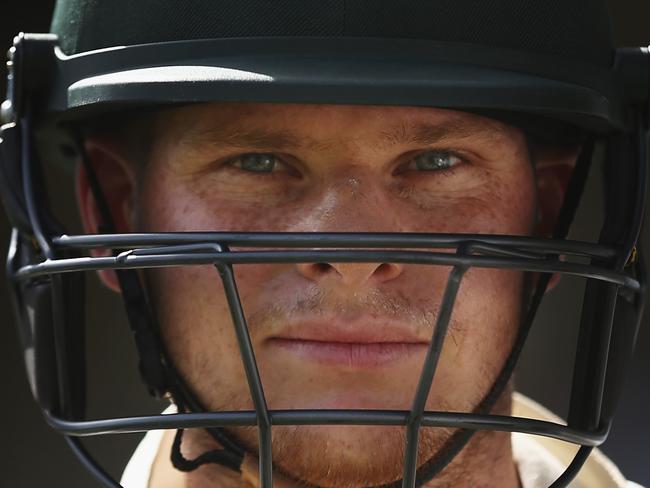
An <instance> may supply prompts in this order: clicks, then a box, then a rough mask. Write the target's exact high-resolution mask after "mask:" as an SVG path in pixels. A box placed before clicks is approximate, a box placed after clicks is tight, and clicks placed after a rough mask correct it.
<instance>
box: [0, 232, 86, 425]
mask: <svg viewBox="0 0 650 488" xmlns="http://www.w3.org/2000/svg"><path fill="white" fill-rule="evenodd" d="M36 254H37V251H36V250H35V247H34V245H33V243H32V242H31V241H29V240H27V239H26V238H25V237H24V236H22V235H21V234H20V233H19V232H18V231H17V230H15V229H14V231H13V234H12V238H11V245H10V248H9V255H8V261H7V268H8V269H7V271H8V275H9V276H10V277H11V278H12V283H11V286H10V295H11V298H12V301H13V304H14V311H15V316H16V323H17V326H18V333H19V336H20V340H21V345H22V350H23V359H24V362H25V369H26V371H27V378H28V381H29V385H30V388H31V391H32V394H33V396H34V398H35V399H36V401H37V402H38V404H39V405H40V406H41V408H43V409H44V410H45V411H47V412H49V413H51V414H53V415H56V416H62V417H65V418H68V419H79V418H83V416H84V413H85V402H86V378H85V369H86V368H85V308H84V305H85V297H84V295H85V279H84V275H83V273H68V274H65V275H57V276H47V277H41V278H36V279H31V280H25V281H23V280H19V279H17V278H16V271H17V270H18V269H19V268H21V267H22V266H25V265H28V264H30V263H32V262H34V261H33V260H34V258H35V255H36Z"/></svg>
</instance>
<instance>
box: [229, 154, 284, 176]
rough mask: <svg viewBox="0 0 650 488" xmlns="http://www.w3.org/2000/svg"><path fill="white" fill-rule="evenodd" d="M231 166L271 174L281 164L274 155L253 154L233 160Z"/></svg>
mask: <svg viewBox="0 0 650 488" xmlns="http://www.w3.org/2000/svg"><path fill="white" fill-rule="evenodd" d="M231 164H232V165H233V166H235V167H237V168H239V169H243V170H244V171H251V172H253V173H271V172H272V171H273V170H275V169H276V166H277V165H279V164H280V161H278V158H277V157H276V156H275V155H274V154H266V153H252V154H243V155H241V156H239V157H237V158H236V159H233V160H232V162H231Z"/></svg>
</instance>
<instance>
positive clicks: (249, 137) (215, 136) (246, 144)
mask: <svg viewBox="0 0 650 488" xmlns="http://www.w3.org/2000/svg"><path fill="white" fill-rule="evenodd" d="M187 142H188V144H196V143H203V144H206V143H207V144H210V145H211V146H218V147H222V146H225V147H231V148H241V149H245V148H254V149H265V148H274V149H287V148H302V147H314V146H318V147H321V146H323V143H322V142H319V141H318V140H316V139H315V138H313V137H311V136H305V135H300V136H298V135H296V134H292V133H289V132H287V131H281V130H274V129H261V128H260V129H258V128H232V129H226V130H222V129H218V128H216V129H212V128H211V129H207V130H204V131H201V132H199V133H198V134H196V135H193V136H191V137H190V138H189V139H188V141H187Z"/></svg>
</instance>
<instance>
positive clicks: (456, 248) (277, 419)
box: [16, 232, 640, 488]
mask: <svg viewBox="0 0 650 488" xmlns="http://www.w3.org/2000/svg"><path fill="white" fill-rule="evenodd" d="M52 245H53V247H54V248H55V249H56V250H58V251H61V250H65V249H68V250H69V249H76V250H79V249H83V250H85V251H88V250H90V249H97V248H103V249H117V250H120V251H119V252H118V253H117V255H115V256H114V257H80V258H70V259H50V260H46V261H44V262H42V263H38V264H33V265H28V266H25V267H23V268H21V269H19V270H18V271H17V273H16V278H17V279H19V280H30V279H34V278H37V277H40V276H45V275H53V274H59V273H69V272H81V271H90V270H100V269H145V268H156V267H171V266H187V265H213V266H215V267H216V269H217V270H218V272H219V275H220V277H221V280H222V282H223V286H224V289H225V293H226V298H227V301H228V304H229V307H230V313H231V317H232V323H233V326H234V329H235V332H236V336H237V341H238V344H239V350H240V353H241V358H242V361H243V364H244V368H245V372H246V376H247V380H248V386H249V389H250V394H251V398H252V400H253V405H254V410H253V411H237V412H223V411H222V412H207V413H189V414H187V413H180V414H176V415H166V416H145V417H130V418H121V419H105V420H93V421H81V422H80V421H71V420H66V419H63V418H60V417H57V416H53V415H49V416H48V421H49V422H50V424H51V425H52V426H53V427H54V428H56V429H57V430H59V431H61V432H62V433H64V434H65V435H67V436H75V437H76V436H86V435H96V434H106V433H124V432H141V431H146V430H151V429H168V428H198V427H201V428H208V427H227V426H257V428H258V432H259V475H260V481H261V486H262V487H263V488H268V487H271V486H272V485H273V460H272V449H271V445H272V443H271V439H272V436H271V429H272V426H274V425H392V426H404V427H405V428H406V445H405V458H404V465H403V466H404V467H403V480H402V486H403V487H404V488H411V487H414V486H418V482H417V476H416V473H417V467H418V466H417V454H418V437H419V433H420V429H421V428H422V427H447V428H453V429H463V430H467V431H470V432H474V431H477V430H496V431H508V432H524V433H529V434H535V435H541V436H547V437H552V438H555V439H560V440H563V441H568V442H572V443H576V444H579V445H580V446H582V447H581V449H580V450H579V451H578V454H577V456H576V459H575V460H574V463H573V464H572V466H574V465H577V467H578V469H579V467H580V465H581V464H582V462H584V460H585V459H586V456H587V455H588V454H589V451H590V450H591V448H592V447H593V446H596V445H598V444H600V443H602V442H603V441H604V440H605V438H606V436H607V431H608V428H609V427H608V425H607V424H603V425H599V426H598V427H597V428H596V429H592V430H587V429H576V428H573V427H571V426H564V425H560V424H555V423H552V422H545V421H539V420H531V419H525V418H517V417H509V416H497V415H490V414H488V413H487V412H479V413H466V412H436V411H426V410H425V402H426V399H427V396H428V395H429V392H430V389H431V385H432V382H433V379H434V377H435V373H436V368H437V365H438V360H439V357H440V353H441V351H442V347H443V344H444V341H445V338H446V335H447V330H448V325H449V323H450V319H451V316H452V313H453V309H454V304H455V301H456V297H457V292H458V289H459V287H460V285H461V283H462V280H463V276H464V274H465V272H466V271H467V270H468V269H470V268H473V267H474V268H499V269H510V270H520V271H527V272H535V273H541V274H543V275H546V276H550V274H551V273H560V274H564V275H574V276H579V277H583V278H587V279H589V280H596V281H598V282H602V283H606V284H611V285H613V286H616V287H624V288H627V289H630V290H633V291H638V290H639V288H640V284H639V282H637V281H636V280H635V279H633V278H631V277H630V276H628V275H626V274H624V273H622V272H616V271H613V270H611V269H606V268H604V267H598V266H594V265H588V264H582V262H580V261H583V262H584V260H585V258H586V259H589V260H593V261H595V262H598V261H600V262H604V261H607V260H609V259H611V258H613V257H615V256H616V255H617V250H616V249H615V248H613V247H607V246H602V245H596V244H592V243H586V242H578V241H567V240H553V239H538V238H532V237H519V236H499V235H462V234H453V235H450V234H449V235H446V234H362V233H349V234H344V233H306V234H302V233H209V232H206V233H160V234H115V235H90V236H62V237H58V238H55V239H54V240H53V241H52ZM233 247H242V248H246V249H247V250H242V251H239V250H238V251H233V250H231V249H232V248H233ZM314 248H317V250H315V249H314ZM319 262H336V263H347V262H364V263H366V262H375V263H411V264H420V265H426V266H431V265H434V266H446V267H451V271H450V272H449V275H448V279H447V284H446V288H445V291H444V294H443V297H442V302H441V304H440V309H439V313H438V315H437V322H436V324H435V327H434V329H433V333H432V337H431V341H430V344H429V347H428V351H427V355H426V360H425V362H424V365H423V368H422V371H421V373H420V378H419V382H418V385H417V389H416V393H415V396H414V398H413V400H412V404H411V408H410V410H406V411H395V410H269V409H268V407H267V402H266V399H265V394H264V388H263V386H262V382H261V380H260V375H259V372H258V368H257V363H256V359H255V354H254V351H253V347H252V345H251V339H250V337H249V334H248V329H247V325H246V319H245V314H244V310H243V308H242V304H241V301H240V298H239V294H238V291H237V283H236V280H235V277H234V273H233V265H238V264H254V263H319ZM540 281H543V280H540ZM544 288H545V285H544ZM542 292H543V290H542ZM537 305H538V303H536V302H535V300H533V301H532V303H531V304H530V310H529V313H528V314H527V315H526V318H525V319H524V321H525V322H528V321H530V322H532V317H533V316H534V313H535V310H534V309H535V308H536V307H537ZM529 325H530V324H526V323H524V324H522V328H526V327H528V326H529ZM508 376H509V373H508ZM71 442H72V444H73V446H76V447H75V448H76V449H79V448H80V447H79V445H78V444H76V441H71ZM574 468H575V466H574ZM571 469H572V468H571V466H570V467H569V469H568V470H567V473H568V474H567V473H565V475H566V476H569V477H568V480H570V479H571V477H572V476H573V475H574V474H575V473H573V475H572V474H571ZM558 483H559V484H558V485H557V486H562V485H563V484H564V483H563V482H562V481H559V482H558ZM109 486H115V485H109Z"/></svg>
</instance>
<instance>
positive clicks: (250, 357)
mask: <svg viewBox="0 0 650 488" xmlns="http://www.w3.org/2000/svg"><path fill="white" fill-rule="evenodd" d="M224 250H226V249H224ZM217 269H218V270H219V274H220V275H221V281H222V282H223V286H224V289H225V292H226V299H227V300H228V306H229V308H230V314H231V316H232V322H233V326H234V327H235V333H236V334H237V342H238V344H239V351H240V353H241V358H242V362H243V363H244V370H245V371H246V378H247V380H248V387H249V389H250V392H251V397H252V399H253V405H254V407H255V413H256V415H257V426H258V429H259V443H260V446H259V469H260V471H259V474H260V483H261V488H271V487H272V486H273V458H272V455H271V420H270V418H269V412H268V408H267V406H266V398H265V397H264V389H263V387H262V381H261V380H260V375H259V370H258V369H257V361H256V360H255V353H254V352H253V346H252V344H251V339H250V336H249V335H248V327H247V325H246V319H245V318H244V311H243V309H242V304H241V300H240V299H239V293H238V291H237V284H236V282H235V275H234V273H233V270H232V266H230V265H225V264H218V265H217Z"/></svg>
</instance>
